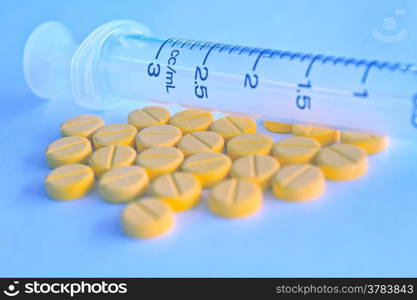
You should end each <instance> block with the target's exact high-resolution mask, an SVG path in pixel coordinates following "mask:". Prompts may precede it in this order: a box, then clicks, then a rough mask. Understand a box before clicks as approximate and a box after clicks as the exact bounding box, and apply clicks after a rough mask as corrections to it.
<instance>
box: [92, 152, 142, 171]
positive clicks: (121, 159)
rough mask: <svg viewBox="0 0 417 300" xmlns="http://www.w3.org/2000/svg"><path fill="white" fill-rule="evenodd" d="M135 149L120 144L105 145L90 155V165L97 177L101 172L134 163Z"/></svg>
mask: <svg viewBox="0 0 417 300" xmlns="http://www.w3.org/2000/svg"><path fill="white" fill-rule="evenodd" d="M135 158H136V151H135V149H133V148H132V147H129V146H122V145H110V146H105V147H102V148H100V149H98V150H97V151H95V152H94V153H93V154H92V155H91V157H90V166H91V168H93V171H94V173H95V174H96V176H97V177H100V176H101V175H102V174H103V173H105V172H107V171H109V170H111V169H113V168H116V167H123V166H130V165H132V164H133V163H134V161H135Z"/></svg>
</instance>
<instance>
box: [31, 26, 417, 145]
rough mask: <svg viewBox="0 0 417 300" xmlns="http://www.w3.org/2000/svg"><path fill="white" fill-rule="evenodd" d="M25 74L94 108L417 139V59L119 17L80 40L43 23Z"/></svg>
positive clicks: (43, 88)
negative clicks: (162, 109)
mask: <svg viewBox="0 0 417 300" xmlns="http://www.w3.org/2000/svg"><path fill="white" fill-rule="evenodd" d="M24 71H25V76H26V80H27V82H28V84H29V86H30V88H31V89H32V91H33V92H34V93H35V94H37V95H38V96H40V97H43V98H51V99H54V98H60V97H64V96H69V95H73V97H74V99H75V101H77V103H79V104H80V105H83V106H86V107H90V108H95V109H108V108H110V107H113V106H114V105H117V104H120V103H122V102H123V101H126V100H133V101H135V100H136V101H143V100H157V101H165V102H171V103H177V104H180V105H185V106H195V107H202V108H207V109H212V110H219V111H226V112H233V113H238V114H252V115H258V116H262V117H263V118H265V119H268V120H277V121H283V122H290V123H294V122H298V123H300V122H302V123H309V124H313V125H316V126H325V127H333V128H340V129H351V130H364V131H369V132H375V133H379V134H389V135H394V136H406V137H412V138H417V67H416V66H415V65H413V64H402V63H391V62H381V61H377V60H358V59H353V58H345V57H337V56H328V55H320V54H319V55H314V54H304V53H298V52H290V51H281V50H272V49H263V48H255V47H243V46H238V45H231V44H225V43H212V42H203V41H195V40H186V39H178V38H168V39H160V38H156V37H153V36H151V35H149V32H148V30H147V29H146V27H144V26H143V25H141V24H139V23H136V22H133V21H126V20H119V21H112V22H109V23H107V24H104V25H102V26H101V27H99V28H98V29H96V30H95V31H94V32H92V33H91V34H90V35H89V36H88V37H87V38H86V39H85V40H84V41H83V42H82V43H81V45H80V46H77V44H76V43H75V42H74V39H73V38H72V35H71V34H70V33H69V31H68V30H67V29H66V28H65V27H64V26H63V25H61V24H59V23H56V22H48V23H44V24H42V25H40V26H39V27H37V28H36V29H35V30H34V31H33V33H32V34H31V36H30V37H29V39H28V41H27V43H26V47H25V54H24Z"/></svg>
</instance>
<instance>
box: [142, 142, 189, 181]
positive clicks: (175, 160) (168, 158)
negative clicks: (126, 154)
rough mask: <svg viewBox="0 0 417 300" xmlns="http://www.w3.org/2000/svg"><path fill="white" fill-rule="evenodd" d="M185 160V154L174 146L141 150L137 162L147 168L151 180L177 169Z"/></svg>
mask: <svg viewBox="0 0 417 300" xmlns="http://www.w3.org/2000/svg"><path fill="white" fill-rule="evenodd" d="M183 160H184V154H182V152H181V151H180V150H178V149H177V148H174V147H153V148H149V149H147V150H145V151H143V152H141V153H140V154H139V155H138V157H137V158H136V164H137V165H139V166H141V167H143V168H145V170H146V172H147V173H148V175H149V178H150V180H153V179H155V178H156V177H158V176H161V175H163V174H167V173H171V172H174V171H175V170H177V168H178V167H179V166H180V165H181V163H182V161H183Z"/></svg>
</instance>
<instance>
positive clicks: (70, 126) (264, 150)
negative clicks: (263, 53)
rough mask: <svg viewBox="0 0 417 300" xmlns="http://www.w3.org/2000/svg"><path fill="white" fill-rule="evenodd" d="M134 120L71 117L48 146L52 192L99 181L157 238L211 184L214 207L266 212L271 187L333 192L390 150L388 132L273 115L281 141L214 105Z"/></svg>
mask: <svg viewBox="0 0 417 300" xmlns="http://www.w3.org/2000/svg"><path fill="white" fill-rule="evenodd" d="M127 120H128V123H123V124H122V123H121V124H109V125H105V124H104V121H103V119H102V118H100V117H98V116H95V115H81V116H76V117H73V118H71V119H69V120H67V121H65V122H64V123H63V124H62V125H61V128H60V130H61V134H62V136H63V137H62V138H60V139H58V140H56V141H54V142H52V143H51V144H50V145H49V146H48V148H47V150H46V160H47V162H48V165H49V166H50V167H51V168H53V170H52V171H51V172H50V173H49V175H48V176H47V177H46V179H45V184H46V190H47V192H48V194H49V196H50V197H51V198H54V199H57V200H71V199H76V198H80V197H83V196H84V195H85V194H87V193H88V192H89V191H90V190H91V189H92V188H93V187H94V183H95V180H97V181H98V183H97V188H98V192H99V194H100V196H101V197H102V198H103V199H104V200H105V201H108V202H112V203H127V205H126V207H125V208H124V210H123V213H122V216H121V222H122V225H123V228H124V231H125V232H126V233H127V234H128V235H130V236H134V237H140V238H149V237H154V236H158V235H160V234H163V233H165V232H167V231H169V230H170V229H171V228H172V227H173V225H174V223H175V215H174V212H178V211H184V210H187V209H190V208H192V207H193V206H195V205H196V204H197V203H198V202H199V201H200V199H201V193H202V190H203V189H206V188H207V189H209V190H210V191H209V196H208V207H209V209H210V211H211V212H212V213H213V214H216V215H218V216H221V217H226V218H239V217H245V216H249V215H251V214H254V213H255V212H257V211H258V210H259V209H260V208H261V206H262V199H263V190H265V189H271V190H272V193H273V194H274V195H275V196H276V198H278V199H281V200H285V201H308V200H312V199H316V198H317V197H319V196H320V195H322V194H323V192H324V189H325V179H328V180H351V179H355V178H358V177H361V176H363V175H364V174H365V173H366V171H367V168H368V159H367V156H368V154H374V153H378V152H381V151H383V150H384V149H385V148H386V147H387V146H388V138H387V137H380V136H374V135H370V134H366V133H360V132H340V131H338V130H333V129H326V128H314V127H312V126H306V125H291V124H286V123H279V122H272V121H264V123H263V125H264V127H265V128H266V129H267V130H269V131H271V132H275V133H292V134H293V136H290V137H286V138H284V139H281V140H280V141H278V142H274V140H273V138H272V137H271V136H269V135H266V134H262V133H257V126H256V122H255V121H254V120H252V119H250V118H247V117H242V116H226V117H223V118H220V119H218V120H214V118H213V115H212V114H211V113H210V112H207V111H203V110H199V109H186V110H183V111H181V112H178V113H176V114H175V115H173V116H171V114H170V112H169V111H168V110H167V109H166V108H164V107H159V106H148V107H145V108H142V109H137V110H135V111H133V112H131V113H130V114H129V115H128V117H127Z"/></svg>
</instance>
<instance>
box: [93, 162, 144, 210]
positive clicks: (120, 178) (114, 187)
mask: <svg viewBox="0 0 417 300" xmlns="http://www.w3.org/2000/svg"><path fill="white" fill-rule="evenodd" d="M148 182H149V178H148V174H147V173H146V171H145V169H144V168H141V167H139V166H124V167H117V168H114V169H111V170H110V171H107V172H106V173H104V174H103V176H101V178H100V180H99V184H98V191H99V193H100V195H101V197H102V198H103V199H104V200H106V201H108V202H113V203H125V202H129V201H132V200H134V199H135V198H137V197H139V196H140V195H141V194H142V193H143V192H144V190H145V188H146V186H147V185H148Z"/></svg>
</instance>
